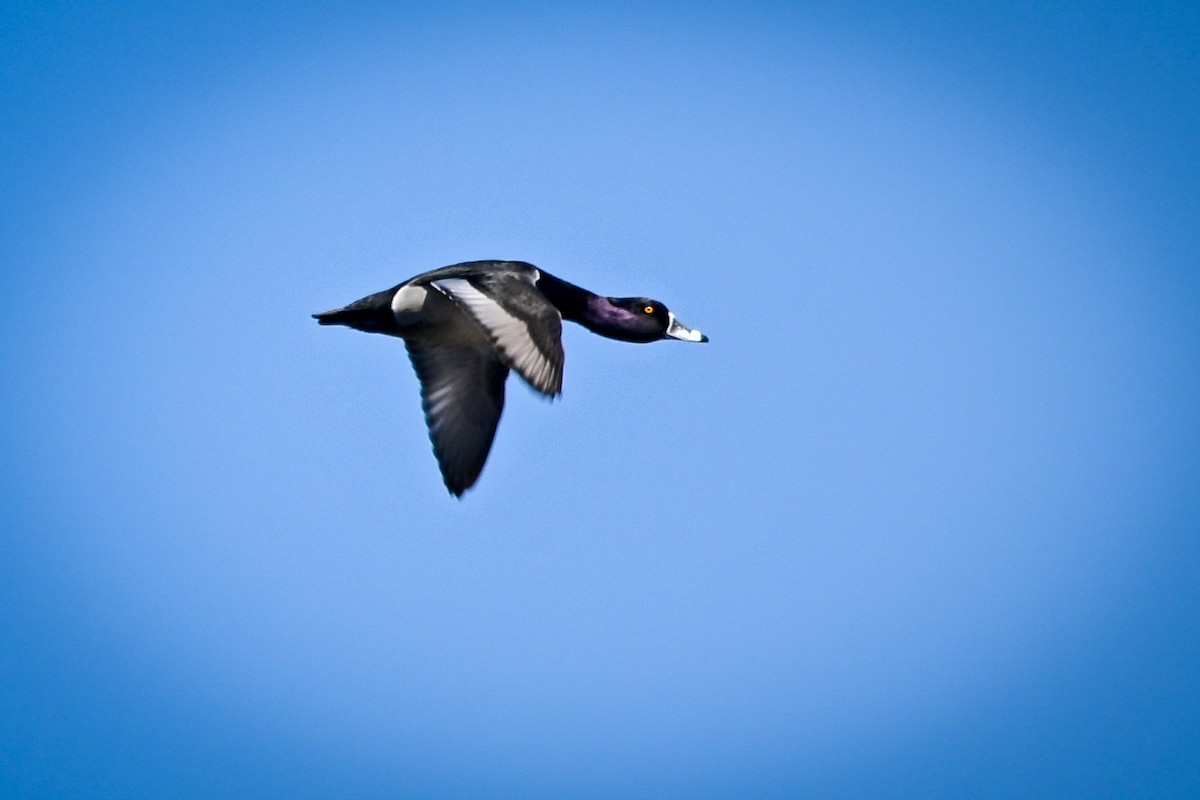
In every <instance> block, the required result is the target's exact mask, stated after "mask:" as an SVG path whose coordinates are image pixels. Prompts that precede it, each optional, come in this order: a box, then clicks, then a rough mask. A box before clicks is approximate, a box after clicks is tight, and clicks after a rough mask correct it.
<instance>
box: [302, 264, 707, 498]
mask: <svg viewBox="0 0 1200 800" xmlns="http://www.w3.org/2000/svg"><path fill="white" fill-rule="evenodd" d="M312 316H313V318H314V319H316V320H317V322H318V323H319V324H321V325H342V326H346V327H349V328H353V329H355V330H359V331H364V332H366V333H381V334H385V335H387V336H395V337H398V338H400V339H403V340H404V344H405V347H406V348H407V349H408V356H409V360H410V361H411V362H412V366H413V369H414V371H415V372H416V374H417V380H418V381H419V383H420V385H421V409H422V411H423V412H424V415H425V424H426V426H427V427H428V429H429V439H430V442H432V444H433V453H434V456H435V458H436V459H437V463H438V467H439V469H440V470H441V474H442V480H443V482H444V483H445V486H446V489H447V490H449V492H450V493H451V494H452V495H454V496H455V497H459V498H461V497H462V495H463V492H465V491H466V490H467V489H469V488H471V487H472V486H474V485H475V482H476V481H477V480H478V479H479V475H480V473H481V472H482V471H483V466H484V463H485V462H486V461H487V457H488V453H489V452H490V451H491V448H492V442H493V440H494V439H495V436H496V427H497V425H498V424H499V422H500V414H501V412H502V411H503V410H504V384H505V382H506V380H507V378H508V374H509V371H510V370H514V371H516V373H517V374H518V375H520V376H521V379H522V380H524V382H525V383H527V384H529V386H530V387H532V388H533V389H534V391H536V392H538V393H540V394H542V395H545V396H547V397H550V398H554V397H557V396H558V395H559V394H561V392H562V379H563V361H564V355H563V346H562V321H563V320H569V321H571V322H575V323H578V324H579V325H582V326H583V327H584V328H587V329H588V330H589V331H591V332H592V333H596V334H599V335H600V336H604V337H607V338H609V339H615V340H617V341H622V342H633V343H648V342H656V341H660V340H665V339H674V340H678V341H684V342H707V341H708V337H707V336H705V335H704V334H703V333H701V332H700V331H697V330H693V329H691V328H689V327H687V326H686V325H684V324H683V323H681V322H680V321H679V320H678V319H677V318H676V317H675V315H674V314H673V313H672V312H671V311H670V309H668V308H667V307H666V306H665V305H663V304H662V303H661V302H659V301H658V300H652V299H650V298H648V297H604V296H601V295H597V294H594V293H593V292H589V291H588V290H586V289H581V288H580V287H578V286H576V285H574V284H572V283H568V282H567V281H565V280H562V279H561V278H556V277H554V276H553V275H551V274H550V273H548V272H546V271H544V270H542V269H539V268H537V267H535V266H533V265H532V264H529V263H526V262H524V261H496V260H489V261H465V262H462V263H460V264H452V265H450V266H447V267H441V268H440V269H435V270H432V271H429V272H424V273H422V274H420V275H417V276H416V277H413V278H409V279H408V280H406V281H404V282H403V283H400V284H398V285H396V286H393V287H392V288H390V289H385V290H384V291H382V292H376V293H375V294H371V295H368V296H366V297H364V298H362V299H361V300H356V301H354V302H353V303H350V304H349V305H346V306H343V307H341V308H337V309H334V310H332V311H325V312H322V313H319V314H313V315H312Z"/></svg>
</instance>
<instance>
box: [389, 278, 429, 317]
mask: <svg viewBox="0 0 1200 800" xmlns="http://www.w3.org/2000/svg"><path fill="white" fill-rule="evenodd" d="M424 305H425V287H424V286H405V287H404V288H402V289H400V290H399V291H398V292H396V293H395V294H394V295H392V316H394V317H395V318H396V324H397V325H400V326H401V327H403V326H405V325H413V324H416V323H417V322H420V321H421V315H422V313H423V312H422V310H421V309H422V307H423V306H424Z"/></svg>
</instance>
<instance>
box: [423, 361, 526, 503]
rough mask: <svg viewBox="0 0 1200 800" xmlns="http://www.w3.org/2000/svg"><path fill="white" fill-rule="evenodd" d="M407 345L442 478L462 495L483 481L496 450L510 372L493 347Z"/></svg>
mask: <svg viewBox="0 0 1200 800" xmlns="http://www.w3.org/2000/svg"><path fill="white" fill-rule="evenodd" d="M405 344H406V345H407V346H408V357H409V358H410V359H411V360H412V365H413V369H415V370H416V372H417V378H418V379H419V380H420V381H421V408H422V409H423V410H424V411H425V424H426V425H427V426H429V440H430V441H431V442H433V454H434V455H435V456H437V461H438V467H440V468H441V471H442V479H443V480H444V481H445V483H446V488H447V489H449V490H450V492H451V493H452V494H454V495H455V496H461V495H462V493H463V492H464V491H466V490H467V489H468V488H470V487H471V485H472V484H474V483H475V481H476V480H477V479H478V478H479V473H480V472H481V471H482V470H483V464H484V462H485V461H487V457H488V452H489V451H490V450H491V448H492V439H494V438H495V436H496V425H497V424H498V423H499V422H500V412H501V411H503V410H504V380H505V378H507V377H508V367H506V366H505V365H504V364H503V363H501V362H500V361H499V360H498V359H497V358H496V355H495V353H493V352H492V350H491V349H490V348H488V347H447V346H444V345H435V344H427V343H423V342H413V341H405Z"/></svg>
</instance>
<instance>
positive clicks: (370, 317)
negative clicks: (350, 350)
mask: <svg viewBox="0 0 1200 800" xmlns="http://www.w3.org/2000/svg"><path fill="white" fill-rule="evenodd" d="M392 294H394V290H392V289H389V290H388V291H386V292H379V293H378V294H373V295H371V296H370V297H364V298H363V299H362V300H356V301H355V302H353V303H351V304H350V305H348V306H343V307H342V308H335V309H333V310H331V311H322V312H321V313H320V314H313V315H312V316H313V319H315V320H316V321H317V322H318V323H319V324H321V325H345V326H347V327H350V328H354V329H356V330H360V331H367V332H368V333H390V332H391V330H392V328H394V327H395V324H396V321H395V317H394V316H393V315H392V308H391V300H392Z"/></svg>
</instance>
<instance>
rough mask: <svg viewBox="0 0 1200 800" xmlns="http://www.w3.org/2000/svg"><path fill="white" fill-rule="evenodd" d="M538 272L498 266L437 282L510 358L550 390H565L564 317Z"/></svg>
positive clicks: (535, 385)
mask: <svg viewBox="0 0 1200 800" xmlns="http://www.w3.org/2000/svg"><path fill="white" fill-rule="evenodd" d="M536 278H537V272H536V271H535V270H533V269H532V268H531V269H529V270H520V271H510V270H496V271H494V272H491V273H487V274H484V275H479V276H471V277H469V278H468V277H449V278H440V279H438V280H435V281H433V282H432V285H433V286H434V287H436V288H437V289H438V290H439V291H441V292H442V293H444V294H445V295H446V296H447V297H449V298H451V299H452V300H454V301H455V302H456V303H458V305H459V307H460V308H462V309H463V310H464V311H466V312H467V314H469V315H470V316H471V318H472V319H473V320H475V321H476V322H477V323H479V325H480V326H481V327H482V328H483V329H484V330H485V331H487V334H488V337H489V338H490V339H491V340H492V343H493V344H494V345H495V346H496V349H497V350H498V351H499V352H500V355H501V358H502V359H503V360H504V363H505V364H507V365H508V366H509V367H511V368H512V369H515V370H516V371H517V372H518V373H519V374H520V376H521V377H522V378H524V379H525V381H526V382H527V383H528V384H529V385H530V386H532V387H533V388H534V389H537V390H538V391H539V392H541V393H542V394H545V395H550V396H551V397H553V396H554V395H557V394H559V393H560V392H561V391H562V372H563V347H562V316H561V315H560V314H559V313H558V309H556V308H555V307H554V306H552V305H551V304H550V302H549V301H548V300H546V298H545V297H544V296H543V295H542V293H541V292H539V291H538V290H537V287H536V286H534V283H533V281H534V280H536Z"/></svg>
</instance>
